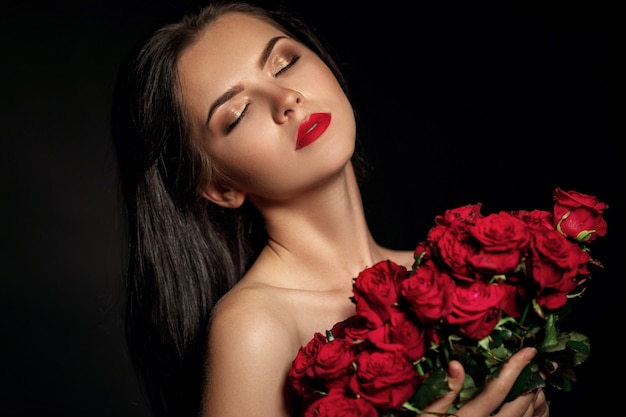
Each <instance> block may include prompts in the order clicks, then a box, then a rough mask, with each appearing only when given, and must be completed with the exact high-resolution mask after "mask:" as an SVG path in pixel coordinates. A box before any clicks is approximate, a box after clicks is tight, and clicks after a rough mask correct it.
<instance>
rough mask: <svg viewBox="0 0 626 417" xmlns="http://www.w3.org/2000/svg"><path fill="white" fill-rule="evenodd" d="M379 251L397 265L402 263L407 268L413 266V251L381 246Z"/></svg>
mask: <svg viewBox="0 0 626 417" xmlns="http://www.w3.org/2000/svg"><path fill="white" fill-rule="evenodd" d="M381 252H382V253H383V255H384V256H385V257H386V258H387V259H389V260H391V261H393V262H395V263H397V264H398V265H404V266H405V267H406V268H407V269H410V268H411V267H412V266H413V261H414V260H415V259H414V258H413V251H410V250H395V249H388V248H382V249H381Z"/></svg>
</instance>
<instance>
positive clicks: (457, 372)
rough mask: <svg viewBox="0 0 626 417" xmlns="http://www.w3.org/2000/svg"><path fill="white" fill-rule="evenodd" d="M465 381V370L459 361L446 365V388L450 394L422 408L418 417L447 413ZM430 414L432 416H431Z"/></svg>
mask: <svg viewBox="0 0 626 417" xmlns="http://www.w3.org/2000/svg"><path fill="white" fill-rule="evenodd" d="M464 380H465V369H463V365H461V362H459V361H451V362H450V364H449V365H448V387H449V388H450V392H447V393H446V394H444V395H442V396H441V397H439V398H437V399H436V400H434V401H433V402H432V403H430V404H428V405H427V406H426V407H425V408H424V413H423V414H421V415H420V417H438V416H439V415H441V414H445V413H447V412H448V409H449V408H450V406H451V405H452V403H453V401H454V400H455V398H456V397H457V395H459V392H461V388H463V382H464ZM431 413H432V414H431Z"/></svg>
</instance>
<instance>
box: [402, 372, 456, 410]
mask: <svg viewBox="0 0 626 417" xmlns="http://www.w3.org/2000/svg"><path fill="white" fill-rule="evenodd" d="M450 391H451V390H450V387H449V386H448V375H447V373H446V371H445V370H444V369H443V368H436V369H435V370H434V371H433V373H432V374H431V375H430V376H429V377H428V378H426V380H425V381H424V382H422V384H421V385H420V386H419V387H418V388H417V391H415V393H414V394H413V396H412V397H411V398H410V399H409V401H408V402H409V403H410V404H411V406H413V407H415V408H417V409H422V408H423V407H426V406H427V405H428V404H430V403H431V402H432V401H433V400H434V399H436V398H439V397H441V396H442V395H444V394H446V393H448V392H450Z"/></svg>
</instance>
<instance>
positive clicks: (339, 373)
mask: <svg viewBox="0 0 626 417" xmlns="http://www.w3.org/2000/svg"><path fill="white" fill-rule="evenodd" d="M351 346H352V345H351V344H350V343H349V342H347V341H346V340H344V339H335V338H333V339H332V340H330V341H327V342H326V343H322V344H321V345H318V346H317V355H315V358H314V360H313V361H312V362H310V363H309V368H308V369H307V371H306V375H307V376H309V377H311V378H321V379H324V380H326V386H327V387H330V386H345V385H346V383H347V380H348V379H349V377H350V371H351V370H352V361H353V360H354V358H355V354H354V352H353V350H352V348H351Z"/></svg>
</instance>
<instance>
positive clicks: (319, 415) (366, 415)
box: [304, 389, 378, 417]
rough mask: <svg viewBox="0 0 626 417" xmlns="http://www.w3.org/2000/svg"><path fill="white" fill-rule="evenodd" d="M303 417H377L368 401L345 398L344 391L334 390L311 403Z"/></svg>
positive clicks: (374, 409)
mask: <svg viewBox="0 0 626 417" xmlns="http://www.w3.org/2000/svg"><path fill="white" fill-rule="evenodd" d="M304 417H378V411H377V410H376V408H374V406H373V405H372V403H370V402H369V401H366V400H365V399H363V398H354V397H346V396H345V395H344V390H338V389H334V390H330V391H329V392H328V395H324V396H323V397H321V398H320V399H318V400H316V401H315V402H314V403H312V404H311V405H310V406H309V407H308V408H307V409H306V411H305V412H304Z"/></svg>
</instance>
